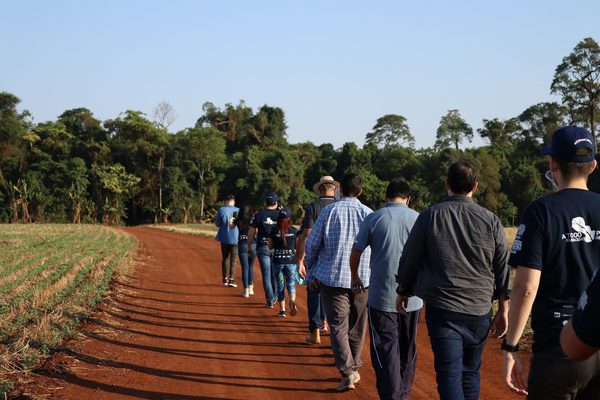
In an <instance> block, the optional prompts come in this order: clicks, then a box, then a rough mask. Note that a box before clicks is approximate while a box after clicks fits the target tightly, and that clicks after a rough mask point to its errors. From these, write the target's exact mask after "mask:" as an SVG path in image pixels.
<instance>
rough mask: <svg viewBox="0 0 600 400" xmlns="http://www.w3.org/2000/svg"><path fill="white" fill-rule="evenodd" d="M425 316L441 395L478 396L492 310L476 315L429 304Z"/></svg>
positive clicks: (451, 399)
mask: <svg viewBox="0 0 600 400" xmlns="http://www.w3.org/2000/svg"><path fill="white" fill-rule="evenodd" d="M425 317H426V320H427V330H428V331H429V340H430V341H431V349H432V350H433V356H434V367H435V373H436V381H437V385H438V393H439V395H440V399H441V400H463V399H464V400H476V399H478V398H479V388H480V386H479V385H480V375H479V369H480V368H481V355H482V353H483V347H484V345H485V341H486V338H487V335H488V331H489V330H490V324H491V310H490V312H489V313H487V314H485V315H482V316H476V315H468V314H463V313H457V312H452V311H448V310H443V309H440V308H435V307H432V306H428V307H427V311H426V313H425Z"/></svg>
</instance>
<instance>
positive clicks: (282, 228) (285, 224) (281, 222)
mask: <svg viewBox="0 0 600 400" xmlns="http://www.w3.org/2000/svg"><path fill="white" fill-rule="evenodd" d="M289 226H290V217H279V218H277V228H278V229H279V235H280V236H281V241H282V242H283V245H284V246H285V247H287V240H286V238H285V235H286V234H287V233H288V229H289Z"/></svg>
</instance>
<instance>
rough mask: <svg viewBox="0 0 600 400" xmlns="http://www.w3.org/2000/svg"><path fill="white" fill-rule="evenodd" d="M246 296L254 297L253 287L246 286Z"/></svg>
mask: <svg viewBox="0 0 600 400" xmlns="http://www.w3.org/2000/svg"><path fill="white" fill-rule="evenodd" d="M248 294H249V295H250V296H254V285H250V286H248Z"/></svg>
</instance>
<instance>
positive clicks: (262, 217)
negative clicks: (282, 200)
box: [250, 209, 279, 246]
mask: <svg viewBox="0 0 600 400" xmlns="http://www.w3.org/2000/svg"><path fill="white" fill-rule="evenodd" d="M278 216H279V210H269V209H264V210H261V211H259V212H257V213H256V214H254V216H253V217H252V220H251V221H250V226H252V227H254V228H256V230H257V231H258V238H257V241H256V245H257V246H266V245H267V238H268V237H269V235H270V234H271V229H273V228H274V227H275V226H276V225H277V217H278Z"/></svg>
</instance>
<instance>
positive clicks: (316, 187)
mask: <svg viewBox="0 0 600 400" xmlns="http://www.w3.org/2000/svg"><path fill="white" fill-rule="evenodd" d="M325 183H330V184H332V185H334V186H335V187H336V189H337V188H339V187H340V183H339V182H338V181H336V180H335V179H333V177H331V176H329V175H326V176H322V177H321V179H319V182H317V183H315V184H314V185H313V192H315V193H316V194H321V192H319V188H320V187H321V185H323V184H325Z"/></svg>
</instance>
